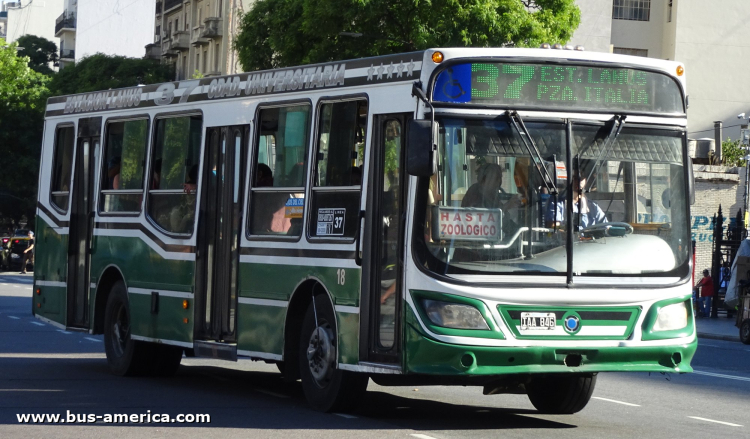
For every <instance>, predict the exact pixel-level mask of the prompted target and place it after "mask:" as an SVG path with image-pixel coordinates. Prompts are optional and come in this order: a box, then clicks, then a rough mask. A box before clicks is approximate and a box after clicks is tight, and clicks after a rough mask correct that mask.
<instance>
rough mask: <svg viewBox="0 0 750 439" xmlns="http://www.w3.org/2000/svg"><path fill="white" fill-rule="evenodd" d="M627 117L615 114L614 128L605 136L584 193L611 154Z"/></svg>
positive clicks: (613, 119) (587, 179) (587, 178)
mask: <svg viewBox="0 0 750 439" xmlns="http://www.w3.org/2000/svg"><path fill="white" fill-rule="evenodd" d="M626 117H627V116H625V115H622V116H620V115H615V117H613V118H612V128H610V129H609V134H607V137H605V138H604V144H603V145H602V150H601V151H600V152H599V157H597V158H596V162H594V167H593V168H591V171H589V175H587V176H586V186H584V187H583V192H584V193H586V192H588V191H589V188H590V187H591V184H592V180H591V176H592V175H594V173H596V172H597V171H598V170H599V168H601V166H602V163H604V161H603V160H602V159H603V158H604V157H606V156H607V155H608V154H609V149H610V147H612V145H614V144H615V140H617V137H618V136H619V135H620V133H621V132H622V127H623V126H625V118H626ZM592 146H593V143H592Z"/></svg>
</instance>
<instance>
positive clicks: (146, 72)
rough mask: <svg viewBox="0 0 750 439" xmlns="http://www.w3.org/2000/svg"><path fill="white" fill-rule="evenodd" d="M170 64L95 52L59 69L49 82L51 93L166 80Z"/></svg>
mask: <svg viewBox="0 0 750 439" xmlns="http://www.w3.org/2000/svg"><path fill="white" fill-rule="evenodd" d="M171 71H172V69H171V67H169V66H167V65H163V64H159V62H158V61H153V60H149V59H140V58H126V57H124V56H111V55H104V54H102V53H97V54H96V55H91V56H88V57H86V58H83V59H82V60H80V61H78V62H77V63H75V64H74V65H72V66H67V67H65V68H64V69H62V70H60V72H58V73H57V74H56V75H55V76H54V78H53V79H52V82H51V83H50V90H51V91H52V93H53V94H55V95H67V94H74V93H86V92H90V91H99V90H108V89H114V88H123V87H134V86H136V85H139V84H143V85H147V84H154V83H159V82H166V81H169V80H170V76H171Z"/></svg>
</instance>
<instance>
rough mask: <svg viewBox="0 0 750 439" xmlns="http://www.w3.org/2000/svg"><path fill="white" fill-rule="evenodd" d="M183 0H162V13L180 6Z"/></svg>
mask: <svg viewBox="0 0 750 439" xmlns="http://www.w3.org/2000/svg"><path fill="white" fill-rule="evenodd" d="M182 2H183V0H164V12H167V11H168V10H170V9H174V8H176V7H178V6H182Z"/></svg>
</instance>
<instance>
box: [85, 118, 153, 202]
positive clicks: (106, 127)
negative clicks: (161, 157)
mask: <svg viewBox="0 0 750 439" xmlns="http://www.w3.org/2000/svg"><path fill="white" fill-rule="evenodd" d="M133 120H146V148H145V150H144V157H143V179H142V180H141V185H142V186H143V187H142V188H141V190H140V192H138V190H137V189H123V190H120V189H106V190H105V189H102V179H103V178H104V175H105V172H106V169H105V167H106V163H105V156H106V152H107V149H106V148H107V146H108V145H107V143H106V141H107V139H109V136H108V135H109V124H110V123H117V122H129V121H133ZM151 128H152V123H151V117H150V116H149V115H148V114H147V113H143V114H136V115H133V116H116V117H111V118H109V119H107V120H105V121H104V135H103V136H102V140H101V141H100V144H101V145H102V151H101V154H100V158H101V163H100V166H99V181H98V182H97V185H98V196H97V214H98V215H99V216H105V217H107V216H109V217H139V216H140V215H141V212H143V211H144V210H145V209H144V206H145V198H146V197H145V196H144V197H143V198H144V199H143V200H141V206H140V209H139V210H138V211H137V212H135V211H127V212H107V211H104V210H102V204H103V203H102V202H101V201H102V198H101V197H102V195H106V194H116V193H117V194H122V195H135V194H138V193H140V194H141V195H144V190H146V181H147V180H148V179H147V177H148V175H149V174H148V172H147V171H148V170H149V166H148V165H149V163H148V162H149V161H150V158H151V154H150V153H151V148H150V146H151Z"/></svg>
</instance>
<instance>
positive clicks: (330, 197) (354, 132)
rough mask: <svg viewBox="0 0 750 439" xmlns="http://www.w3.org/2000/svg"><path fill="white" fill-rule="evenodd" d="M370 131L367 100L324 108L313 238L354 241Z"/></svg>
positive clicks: (313, 209) (314, 204) (319, 125)
mask: <svg viewBox="0 0 750 439" xmlns="http://www.w3.org/2000/svg"><path fill="white" fill-rule="evenodd" d="M366 129H367V101H366V100H363V99H360V100H352V101H344V102H333V103H324V104H323V105H321V107H320V115H319V120H318V133H319V136H318V142H317V150H316V154H315V156H314V157H315V159H316V161H317V162H316V164H315V166H314V169H315V176H314V182H313V192H312V197H313V199H312V211H311V212H312V213H311V217H310V236H312V237H318V238H342V237H343V238H353V237H354V235H355V234H356V232H357V228H358V226H359V225H358V224H357V217H358V215H359V210H360V208H359V206H360V193H361V188H362V171H363V165H364V149H365V139H366V138H367V135H366V134H367V133H366Z"/></svg>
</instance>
